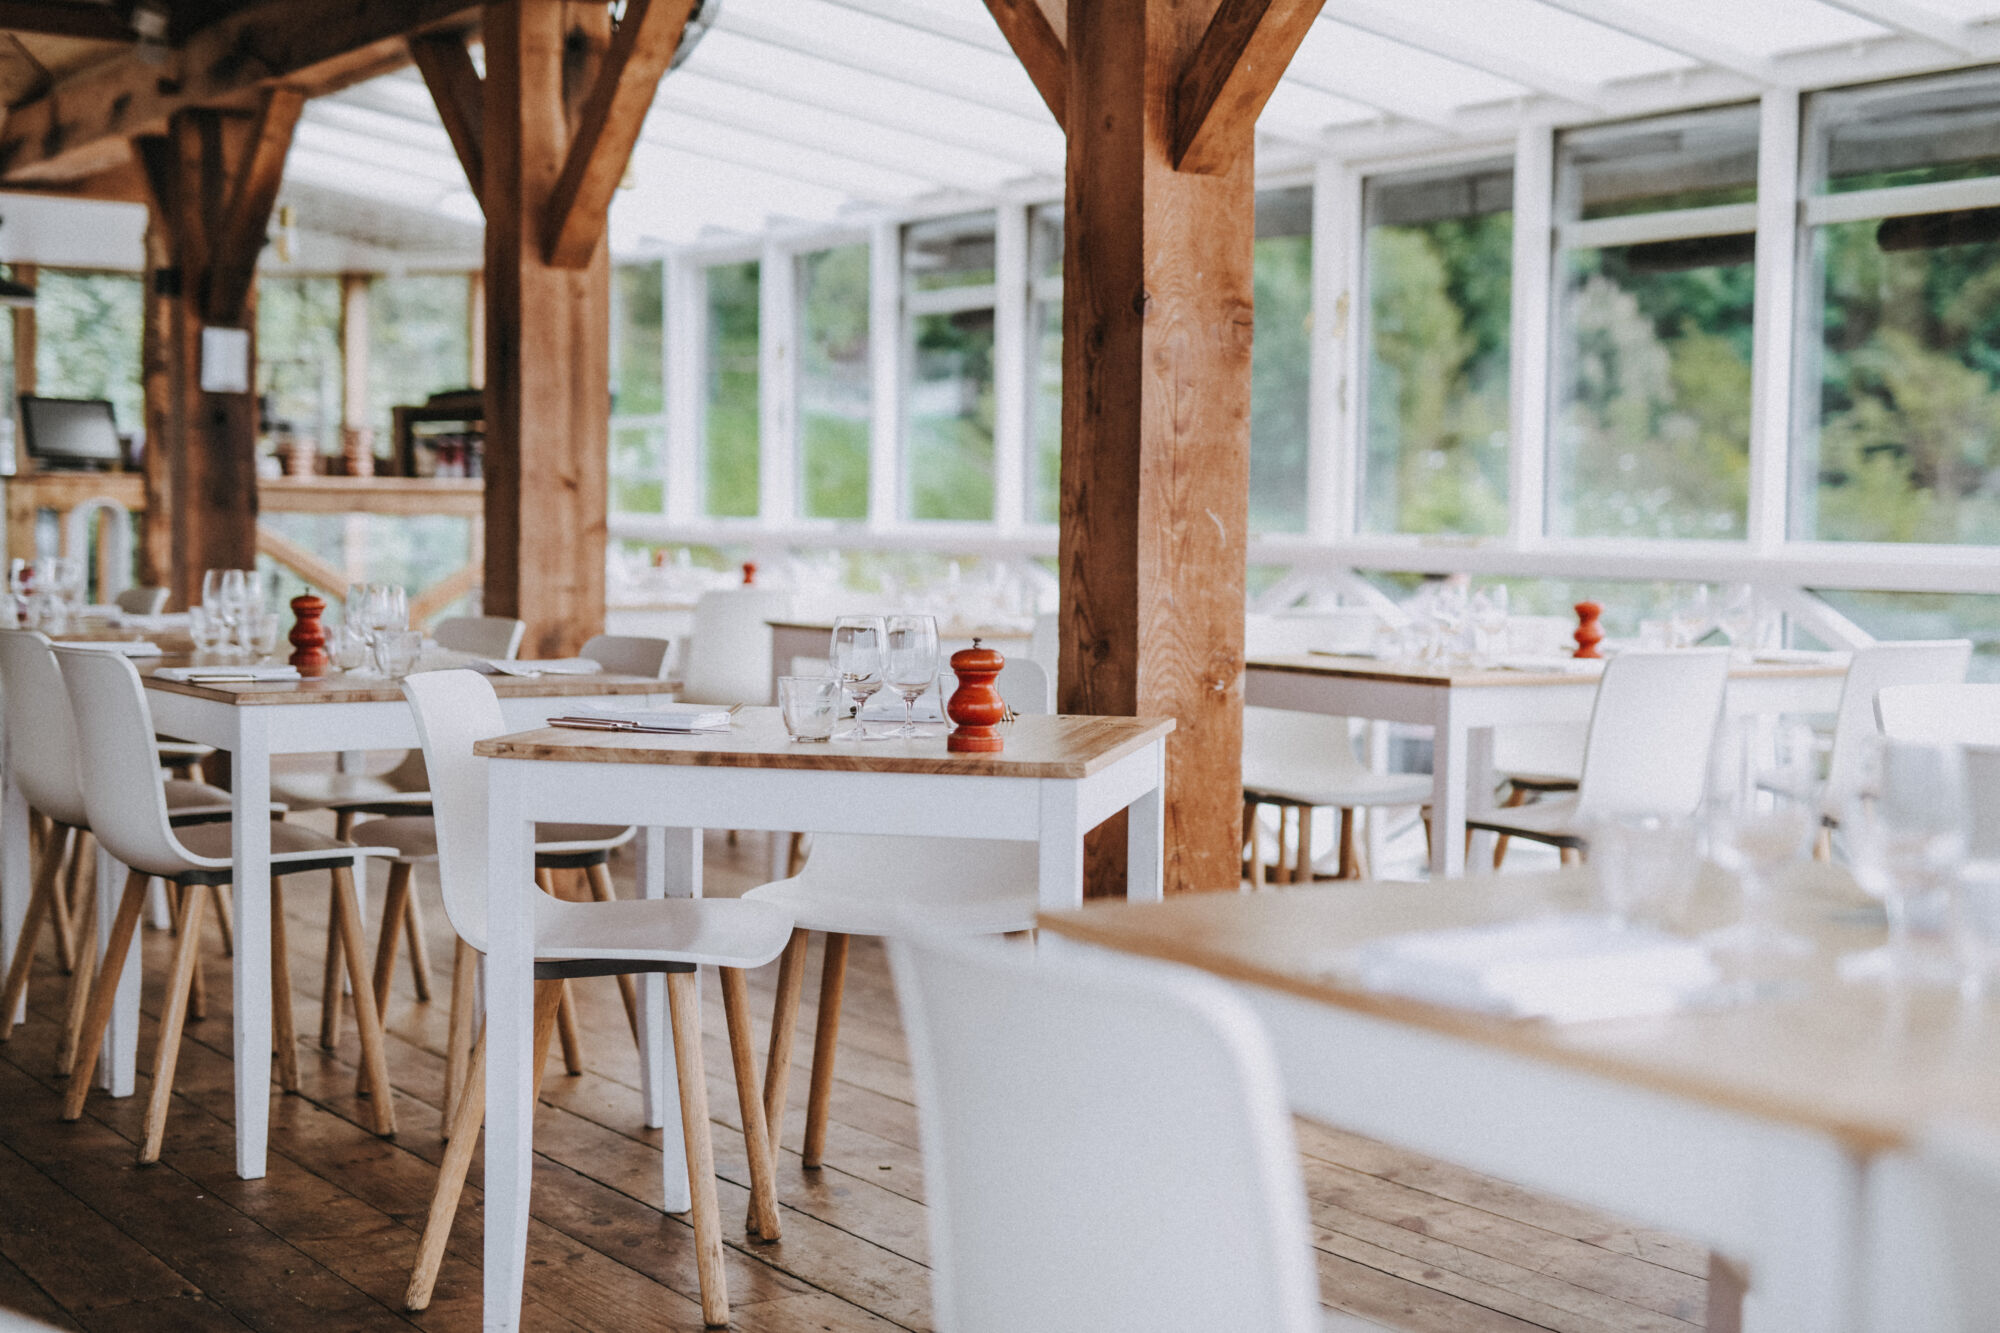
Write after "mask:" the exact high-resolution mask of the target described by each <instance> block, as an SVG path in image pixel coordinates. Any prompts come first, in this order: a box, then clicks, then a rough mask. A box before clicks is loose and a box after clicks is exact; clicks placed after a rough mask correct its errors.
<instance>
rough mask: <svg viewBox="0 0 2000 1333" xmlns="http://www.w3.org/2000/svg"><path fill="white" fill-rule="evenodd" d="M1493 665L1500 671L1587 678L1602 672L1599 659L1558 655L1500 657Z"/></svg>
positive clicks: (1602, 667) (1602, 666)
mask: <svg viewBox="0 0 2000 1333" xmlns="http://www.w3.org/2000/svg"><path fill="white" fill-rule="evenodd" d="M1493 665H1494V666H1496V667H1499V668H1500V669H1501V670H1502V671H1534V672H1547V673H1549V674H1552V675H1563V676H1588V675H1590V674H1591V673H1592V672H1596V671H1602V670H1604V662H1603V659H1601V658H1592V657H1563V656H1560V655H1548V656H1536V657H1525V656H1524V657H1500V658H1495V659H1494V662H1493Z"/></svg>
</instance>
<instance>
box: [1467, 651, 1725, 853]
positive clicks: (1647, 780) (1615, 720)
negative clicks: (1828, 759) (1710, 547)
mask: <svg viewBox="0 0 2000 1333" xmlns="http://www.w3.org/2000/svg"><path fill="white" fill-rule="evenodd" d="M1728 687H1729V650H1728V649H1726V648H1681V649H1676V650H1673V651H1665V652H1640V651H1628V652H1623V653H1620V654H1618V656H1616V657H1614V658H1612V659H1611V660H1610V661H1608V662H1606V663H1605V664H1604V675H1603V676H1602V677H1601V678H1600V679H1599V681H1598V683H1597V699H1596V702H1595V704H1594V705H1593V706H1592V707H1591V710H1590V733H1589V736H1588V738H1587V739H1586V741H1585V743H1584V751H1583V775H1582V777H1581V778H1580V779H1579V781H1578V783H1577V790H1576V795H1574V796H1569V797H1564V798H1562V799H1559V800H1553V801H1541V802H1538V803H1537V804H1534V805H1524V806H1519V807H1516V808H1514V809H1502V810H1494V811H1491V812H1488V813H1485V814H1480V815H1476V816H1474V817H1472V818H1469V819H1467V820H1466V821H1465V822H1466V827H1467V828H1473V829H1487V830H1490V831H1492V832H1494V833H1504V834H1507V835H1509V836H1510V837H1516V838H1526V839H1528V840H1529V841H1530V842H1542V843H1550V844H1552V845H1554V846H1556V847H1559V848H1561V849H1562V852H1563V859H1564V860H1565V861H1568V860H1571V859H1573V858H1574V857H1576V856H1578V855H1580V854H1581V853H1582V852H1584V851H1585V850H1586V849H1587V848H1588V847H1589V839H1590V826H1591V824H1592V823H1593V822H1594V821H1596V820H1598V819H1603V818H1607V817H1618V816H1624V815H1663V816H1675V817H1678V816H1685V815H1692V814H1693V813H1694V812H1695V809H1696V807H1697V806H1699V805H1700V804H1701V797H1702V790H1703V788H1704V786H1705V785H1706V783H1707V779H1708V760H1709V753H1710V751H1711V750H1712V749H1713V747H1714V744H1715V733H1716V728H1717V725H1718V724H1719V723H1720V721H1721V718H1722V701H1723V696H1724V693H1725V691H1727V689H1728Z"/></svg>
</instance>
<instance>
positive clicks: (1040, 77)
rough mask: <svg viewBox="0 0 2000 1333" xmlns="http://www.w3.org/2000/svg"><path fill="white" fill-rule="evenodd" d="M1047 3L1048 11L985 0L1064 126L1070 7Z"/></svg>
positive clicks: (1059, 1)
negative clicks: (1066, 43) (1059, 26)
mask: <svg viewBox="0 0 2000 1333" xmlns="http://www.w3.org/2000/svg"><path fill="white" fill-rule="evenodd" d="M1046 3H1047V7H1046V8H1045V7H1044V5H1043V4H1042V3H1038V0H986V9H987V12H989V13H990V14H992V15H993V21H994V22H995V23H997V24H999V25H1000V35H1001V36H1003V37H1005V38H1006V39H1007V45H1009V46H1011V47H1013V48H1014V55H1015V57H1016V58H1017V59H1019V60H1020V62H1021V67H1022V68H1023V69H1025V70H1027V71H1028V78H1029V79H1030V80H1031V81H1032V82H1033V83H1034V85H1035V91H1036V92H1038V93H1040V94H1041V95H1042V101H1044V102H1046V103H1047V104H1048V108H1049V114H1050V115H1052V116H1054V117H1055V118H1056V124H1057V125H1059V126H1061V125H1064V120H1063V117H1064V116H1065V115H1066V114H1067V110H1068V103H1069V56H1068V53H1067V51H1066V50H1065V46H1064V43H1065V41H1066V38H1067V32H1066V30H1067V28H1068V26H1069V24H1068V7H1067V5H1066V4H1065V3H1064V0H1046ZM1058 24H1060V25H1061V29H1060V30H1059V28H1058Z"/></svg>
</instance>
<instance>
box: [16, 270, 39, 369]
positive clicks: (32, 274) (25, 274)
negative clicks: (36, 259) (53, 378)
mask: <svg viewBox="0 0 2000 1333" xmlns="http://www.w3.org/2000/svg"><path fill="white" fill-rule="evenodd" d="M13 276H14V281H16V282H21V283H26V284H27V285H28V286H30V287H32V286H34V285H35V282H36V280H37V278H38V277H39V275H38V274H37V273H36V271H35V266H34V265H33V264H16V265H14V268H13ZM9 313H10V314H12V315H13V317H14V392H15V393H33V392H34V391H35V308H34V307H33V306H31V305H23V306H15V307H14V309H13V310H12V311H10V312H9Z"/></svg>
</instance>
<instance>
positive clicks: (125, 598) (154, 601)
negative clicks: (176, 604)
mask: <svg viewBox="0 0 2000 1333" xmlns="http://www.w3.org/2000/svg"><path fill="white" fill-rule="evenodd" d="M113 604H114V605H116V606H117V608H118V609H119V611H120V612H122V613H124V614H125V615H128V616H157V615H158V614H160V612H161V610H162V609H164V608H165V606H166V604H167V590H166V589H165V588H161V587H157V586H153V585H144V586H141V587H137V588H127V589H125V591H123V592H121V593H119V594H118V596H117V597H116V598H114V599H113Z"/></svg>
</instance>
